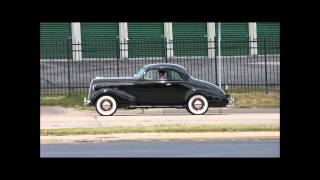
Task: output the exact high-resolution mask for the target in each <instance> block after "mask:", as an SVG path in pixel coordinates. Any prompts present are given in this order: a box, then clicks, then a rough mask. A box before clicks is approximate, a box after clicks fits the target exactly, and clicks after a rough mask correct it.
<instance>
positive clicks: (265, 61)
mask: <svg viewBox="0 0 320 180" xmlns="http://www.w3.org/2000/svg"><path fill="white" fill-rule="evenodd" d="M264 71H265V85H266V94H268V73H267V43H266V38H264Z"/></svg>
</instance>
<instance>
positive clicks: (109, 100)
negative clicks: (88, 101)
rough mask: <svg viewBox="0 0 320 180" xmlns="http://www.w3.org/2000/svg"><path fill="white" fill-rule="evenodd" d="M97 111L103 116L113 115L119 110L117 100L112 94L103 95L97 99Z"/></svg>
mask: <svg viewBox="0 0 320 180" xmlns="http://www.w3.org/2000/svg"><path fill="white" fill-rule="evenodd" d="M96 111H97V112H98V113H99V114H100V115H101V116H111V115H113V114H114V113H115V112H116V111H117V101H116V100H115V99H114V98H113V97H111V96H101V97H99V99H98V100H97V101H96Z"/></svg>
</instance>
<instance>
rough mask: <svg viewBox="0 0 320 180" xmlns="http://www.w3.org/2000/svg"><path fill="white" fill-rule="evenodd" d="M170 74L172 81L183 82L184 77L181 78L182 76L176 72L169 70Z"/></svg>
mask: <svg viewBox="0 0 320 180" xmlns="http://www.w3.org/2000/svg"><path fill="white" fill-rule="evenodd" d="M169 73H170V80H171V81H182V80H183V79H182V77H181V76H180V74H179V73H178V72H176V71H174V70H169Z"/></svg>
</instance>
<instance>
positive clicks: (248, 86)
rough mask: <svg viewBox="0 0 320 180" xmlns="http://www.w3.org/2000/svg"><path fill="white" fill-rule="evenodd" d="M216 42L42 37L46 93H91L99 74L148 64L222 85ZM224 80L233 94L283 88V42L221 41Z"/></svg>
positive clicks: (121, 72) (131, 70) (116, 73)
mask: <svg viewBox="0 0 320 180" xmlns="http://www.w3.org/2000/svg"><path fill="white" fill-rule="evenodd" d="M217 55H218V53H217V40H216V39H213V40H207V39H178V40H174V41H167V40H166V39H130V40H129V41H125V40H123V41H119V39H88V40H86V39H83V40H82V42H81V43H77V42H72V40H55V41H54V40H50V41H46V40H41V41H40V82H41V85H40V90H41V91H40V92H41V94H42V95H72V94H76V93H87V91H88V87H89V83H90V81H91V79H93V78H94V77H96V76H103V77H120V76H133V75H134V74H135V73H136V72H138V70H139V69H140V68H141V67H143V66H144V65H146V64H151V63H161V62H167V63H175V64H180V65H182V66H184V67H185V68H186V69H187V70H188V71H189V73H190V74H191V75H192V76H193V77H195V78H198V79H201V80H205V81H208V82H211V83H214V84H218V73H217V72H218V69H217V68H218V66H217V65H218V64H217V62H218V61H217ZM221 55H222V56H221V84H222V88H224V89H227V90H228V91H229V92H250V91H263V92H266V93H268V92H279V90H280V41H279V39H276V38H260V39H257V40H249V39H222V41H221Z"/></svg>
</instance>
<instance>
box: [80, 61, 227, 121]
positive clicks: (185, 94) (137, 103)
mask: <svg viewBox="0 0 320 180" xmlns="http://www.w3.org/2000/svg"><path fill="white" fill-rule="evenodd" d="M232 102H233V99H232V98H231V97H230V96H229V95H228V94H227V93H225V92H224V91H223V90H222V89H221V88H219V87H218V86H216V85H214V84H212V83H209V82H206V81H202V80H198V79H195V78H193V77H192V76H191V75H189V73H188V72H187V71H186V69H185V68H184V67H182V66H180V65H177V64H169V63H161V64H149V65H145V66H144V67H143V68H142V69H141V70H140V71H139V72H138V73H137V74H135V75H134V77H120V78H104V77H96V78H94V79H93V80H92V81H91V83H90V87H89V93H88V97H87V98H85V99H84V104H88V105H95V107H96V110H97V112H98V113H99V114H100V115H102V116H109V115H113V114H114V113H115V112H116V110H117V109H118V108H128V109H134V108H157V107H161V108H164V107H174V108H186V109H187V110H188V112H189V113H191V114H196V115H198V114H204V113H206V112H207V111H208V108H209V107H224V106H227V104H229V103H232Z"/></svg>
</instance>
